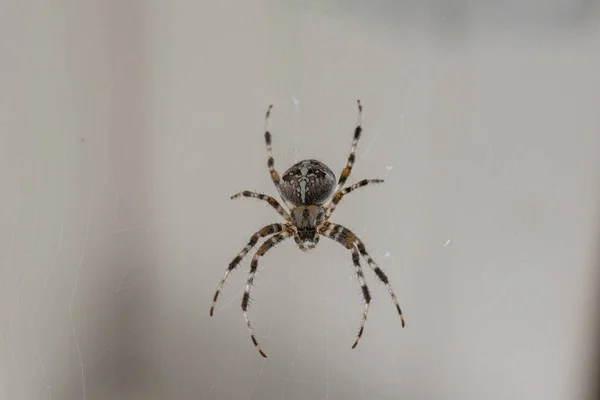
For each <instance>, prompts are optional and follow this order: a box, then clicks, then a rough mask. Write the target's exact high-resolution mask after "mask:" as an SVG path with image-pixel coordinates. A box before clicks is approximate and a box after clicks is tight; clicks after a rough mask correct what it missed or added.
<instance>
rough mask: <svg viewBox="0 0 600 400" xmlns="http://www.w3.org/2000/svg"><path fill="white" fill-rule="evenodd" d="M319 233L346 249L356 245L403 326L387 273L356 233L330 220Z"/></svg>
mask: <svg viewBox="0 0 600 400" xmlns="http://www.w3.org/2000/svg"><path fill="white" fill-rule="evenodd" d="M319 233H320V234H321V235H323V236H326V237H328V238H330V239H333V240H335V241H336V242H338V243H340V244H342V245H343V246H344V247H346V248H347V249H352V248H354V246H356V249H357V250H358V252H359V253H360V254H361V255H362V256H363V257H364V258H365V260H367V263H368V264H369V267H371V269H372V270H373V272H375V275H377V277H378V278H379V280H380V281H381V282H383V284H384V285H385V287H386V288H387V290H388V292H389V294H390V296H391V298H392V301H393V302H394V306H395V307H396V311H398V314H399V315H400V320H401V321H402V327H403V328H404V316H403V315H402V310H401V309H400V304H399V303H398V298H397V297H396V293H394V289H392V285H391V284H390V282H389V279H388V277H387V275H386V274H385V273H384V272H383V271H382V270H381V268H379V266H378V265H377V264H376V263H375V261H374V260H373V258H372V257H371V256H370V255H369V253H368V252H367V249H366V248H365V244H364V243H363V241H362V240H360V239H359V238H358V236H356V234H354V232H352V231H351V230H350V229H348V228H346V227H344V226H342V225H339V224H334V223H332V222H325V223H324V224H323V225H322V228H321V229H320V232H319Z"/></svg>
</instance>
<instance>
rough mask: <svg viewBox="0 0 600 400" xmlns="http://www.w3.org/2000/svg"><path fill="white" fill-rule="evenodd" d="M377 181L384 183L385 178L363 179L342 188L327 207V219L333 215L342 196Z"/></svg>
mask: <svg viewBox="0 0 600 400" xmlns="http://www.w3.org/2000/svg"><path fill="white" fill-rule="evenodd" d="M376 183H383V179H363V180H362V181H360V182H358V183H355V184H354V185H352V186H349V187H347V188H345V189H343V190H340V191H339V192H337V193H336V194H335V195H334V196H333V198H332V200H331V204H330V205H329V207H328V208H327V210H325V219H329V217H331V214H333V211H334V210H335V207H336V206H337V204H338V203H339V202H340V201H341V200H342V197H344V196H345V195H347V194H348V193H350V192H352V191H353V190H356V189H358V188H361V187H363V186H367V185H369V184H376Z"/></svg>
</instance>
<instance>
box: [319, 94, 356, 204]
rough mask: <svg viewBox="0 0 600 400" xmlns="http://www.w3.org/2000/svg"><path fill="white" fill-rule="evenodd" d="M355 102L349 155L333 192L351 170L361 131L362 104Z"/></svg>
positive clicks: (342, 185) (338, 189)
mask: <svg viewBox="0 0 600 400" xmlns="http://www.w3.org/2000/svg"><path fill="white" fill-rule="evenodd" d="M356 103H357V104H358V121H357V122H356V128H354V138H353V139H352V146H351V147H350V155H349V156H348V163H347V164H346V168H344V169H343V170H342V173H341V174H340V179H339V180H338V183H337V186H336V187H335V190H334V193H337V192H339V191H340V189H341V188H343V187H344V184H345V183H346V180H347V179H348V177H349V176H350V173H351V172H352V166H353V165H354V158H355V157H356V146H357V145H358V140H359V139H360V134H361V132H362V105H361V104H360V100H356ZM327 205H329V204H327Z"/></svg>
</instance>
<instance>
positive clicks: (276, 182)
mask: <svg viewBox="0 0 600 400" xmlns="http://www.w3.org/2000/svg"><path fill="white" fill-rule="evenodd" d="M272 108H273V105H272V104H271V105H269V108H267V113H266V114H265V143H266V145H267V156H268V160H267V166H268V167H269V172H270V173H271V180H272V181H273V184H274V185H275V187H276V188H277V192H278V193H279V196H281V199H282V200H283V202H284V203H285V205H286V206H287V207H288V208H290V209H291V208H292V207H293V205H291V204H290V203H289V202H288V201H286V199H285V197H283V194H282V193H281V187H280V186H279V181H280V178H279V173H278V172H277V170H276V169H275V160H274V159H273V150H272V148H271V132H270V130H269V117H270V116H271V109H272Z"/></svg>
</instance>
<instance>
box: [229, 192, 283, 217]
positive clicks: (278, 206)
mask: <svg viewBox="0 0 600 400" xmlns="http://www.w3.org/2000/svg"><path fill="white" fill-rule="evenodd" d="M240 197H253V198H255V199H259V200H264V201H266V202H267V203H269V205H270V206H271V207H273V208H274V209H275V211H277V213H278V214H279V215H281V216H282V217H283V218H285V220H286V221H288V222H291V217H290V214H289V213H288V212H287V211H286V209H285V208H283V206H282V205H281V204H279V202H278V201H277V200H275V199H274V198H273V197H271V196H269V195H267V194H262V193H256V192H250V191H248V190H244V191H243V192H239V193H236V194H234V195H233V196H231V200H234V199H238V198H240Z"/></svg>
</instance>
